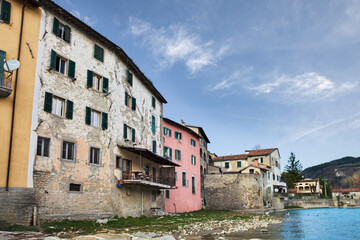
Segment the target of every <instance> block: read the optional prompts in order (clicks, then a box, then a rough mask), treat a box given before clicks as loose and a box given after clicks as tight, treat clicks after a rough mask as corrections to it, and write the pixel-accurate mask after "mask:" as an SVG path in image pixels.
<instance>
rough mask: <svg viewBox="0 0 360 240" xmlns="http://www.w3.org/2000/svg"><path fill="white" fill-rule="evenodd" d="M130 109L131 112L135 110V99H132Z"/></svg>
mask: <svg viewBox="0 0 360 240" xmlns="http://www.w3.org/2000/svg"><path fill="white" fill-rule="evenodd" d="M131 109H132V110H133V111H135V110H136V98H134V97H133V98H132V103H131Z"/></svg>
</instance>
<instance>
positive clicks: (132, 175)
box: [122, 171, 176, 186]
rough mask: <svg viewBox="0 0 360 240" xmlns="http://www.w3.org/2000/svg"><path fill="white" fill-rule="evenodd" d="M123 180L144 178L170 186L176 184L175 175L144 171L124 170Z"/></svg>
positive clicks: (144, 179)
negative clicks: (154, 173)
mask: <svg viewBox="0 0 360 240" xmlns="http://www.w3.org/2000/svg"><path fill="white" fill-rule="evenodd" d="M122 178H123V180H143V181H148V182H154V183H159V184H164V185H169V186H175V181H176V179H175V177H170V176H163V174H159V175H155V176H154V175H153V174H151V173H149V174H147V173H146V172H143V171H122Z"/></svg>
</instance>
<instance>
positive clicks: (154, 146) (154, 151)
mask: <svg viewBox="0 0 360 240" xmlns="http://www.w3.org/2000/svg"><path fill="white" fill-rule="evenodd" d="M152 147H153V149H152V151H153V153H156V141H153V146H152Z"/></svg>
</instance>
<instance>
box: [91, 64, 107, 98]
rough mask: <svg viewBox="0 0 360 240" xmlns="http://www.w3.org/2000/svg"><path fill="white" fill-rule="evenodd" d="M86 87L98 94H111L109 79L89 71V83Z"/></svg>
mask: <svg viewBox="0 0 360 240" xmlns="http://www.w3.org/2000/svg"><path fill="white" fill-rule="evenodd" d="M86 86H87V87H88V88H92V89H94V90H96V91H98V92H103V93H108V92H109V79H108V78H106V77H102V76H100V75H99V74H96V73H94V72H93V71H91V70H87V82H86Z"/></svg>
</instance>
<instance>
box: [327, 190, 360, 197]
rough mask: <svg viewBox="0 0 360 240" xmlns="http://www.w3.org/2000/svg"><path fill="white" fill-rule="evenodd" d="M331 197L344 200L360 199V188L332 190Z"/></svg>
mask: <svg viewBox="0 0 360 240" xmlns="http://www.w3.org/2000/svg"><path fill="white" fill-rule="evenodd" d="M331 192H332V197H333V198H334V199H335V198H336V197H337V196H340V197H345V198H353V199H360V188H344V189H342V188H341V189H332V190H331Z"/></svg>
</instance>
